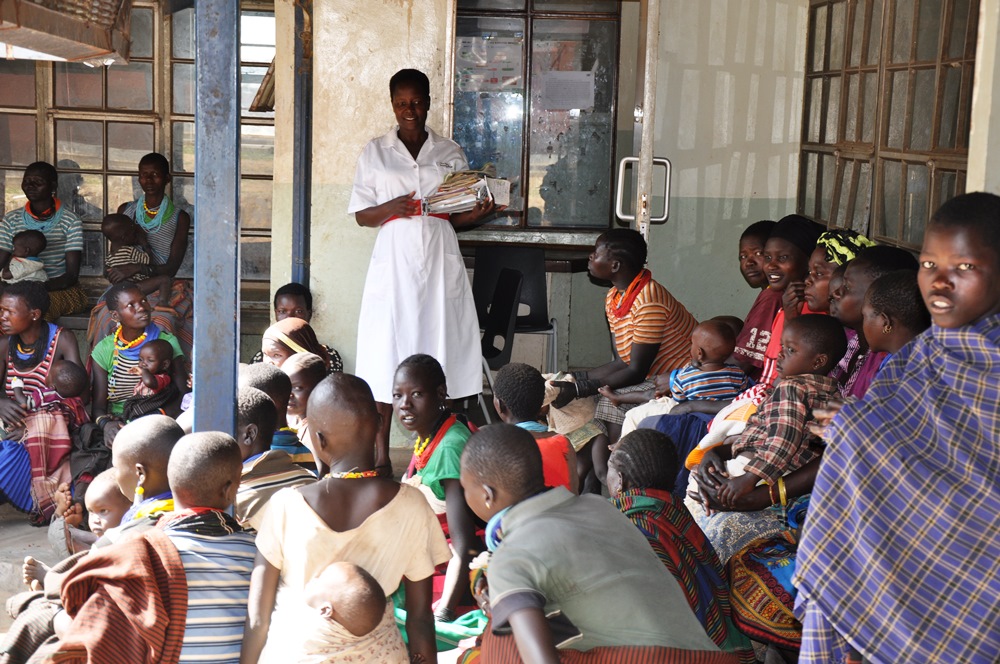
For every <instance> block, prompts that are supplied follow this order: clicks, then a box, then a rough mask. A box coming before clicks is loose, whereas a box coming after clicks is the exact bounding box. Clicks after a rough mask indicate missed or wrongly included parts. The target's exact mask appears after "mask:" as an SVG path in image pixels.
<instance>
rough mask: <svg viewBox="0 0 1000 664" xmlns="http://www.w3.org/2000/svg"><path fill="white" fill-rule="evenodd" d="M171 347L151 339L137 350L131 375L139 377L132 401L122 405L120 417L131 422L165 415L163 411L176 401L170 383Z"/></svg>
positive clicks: (164, 341)
mask: <svg viewBox="0 0 1000 664" xmlns="http://www.w3.org/2000/svg"><path fill="white" fill-rule="evenodd" d="M173 355H174V347H173V346H171V345H170V344H169V343H168V342H167V341H166V340H164V339H153V340H152V341H147V342H146V343H145V344H143V346H142V348H140V349H139V363H138V364H137V365H136V366H134V367H132V369H131V372H132V373H133V374H135V375H137V376H139V377H140V379H139V382H138V383H136V385H135V391H134V392H133V393H132V397H131V398H129V399H128V400H127V401H126V402H125V407H124V410H123V415H124V417H125V419H126V420H127V421H132V420H134V419H137V418H139V417H142V416H143V415H149V414H150V413H160V414H161V415H165V414H167V413H166V412H165V410H164V409H165V408H166V407H167V405H168V404H170V402H172V401H174V400H176V399H177V387H176V386H175V385H174V380H173V370H172V367H173V360H172V359H171V358H172V357H173Z"/></svg>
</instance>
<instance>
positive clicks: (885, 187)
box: [882, 161, 903, 238]
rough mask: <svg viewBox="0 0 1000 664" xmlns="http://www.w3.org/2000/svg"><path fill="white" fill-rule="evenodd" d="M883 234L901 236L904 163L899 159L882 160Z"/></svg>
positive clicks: (892, 236)
mask: <svg viewBox="0 0 1000 664" xmlns="http://www.w3.org/2000/svg"><path fill="white" fill-rule="evenodd" d="M882 178H883V179H882V234H883V235H885V236H886V237H890V238H899V216H900V209H899V199H900V193H901V188H902V186H903V185H902V182H903V165H902V164H901V163H900V162H898V161H883V162H882Z"/></svg>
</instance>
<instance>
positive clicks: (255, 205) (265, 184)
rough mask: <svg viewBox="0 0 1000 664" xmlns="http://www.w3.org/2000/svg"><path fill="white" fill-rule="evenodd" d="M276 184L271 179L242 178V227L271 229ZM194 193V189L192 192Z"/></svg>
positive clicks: (245, 228) (247, 228) (246, 228)
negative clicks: (272, 200)
mask: <svg viewBox="0 0 1000 664" xmlns="http://www.w3.org/2000/svg"><path fill="white" fill-rule="evenodd" d="M273 191H274V184H273V183H272V182H271V181H270V180H247V179H246V178H243V179H241V180H240V228H242V229H244V230H251V229H259V230H270V229H271V196H272V194H273ZM191 193H192V194H194V191H192V192H191Z"/></svg>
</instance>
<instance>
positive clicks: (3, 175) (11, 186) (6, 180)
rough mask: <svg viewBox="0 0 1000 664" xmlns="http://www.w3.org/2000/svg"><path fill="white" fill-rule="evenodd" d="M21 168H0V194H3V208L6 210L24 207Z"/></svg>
mask: <svg viewBox="0 0 1000 664" xmlns="http://www.w3.org/2000/svg"><path fill="white" fill-rule="evenodd" d="M23 177H24V171H23V170H16V171H15V170H0V194H3V209H4V210H6V211H7V212H10V211H11V210H16V209H18V208H22V207H24V203H25V201H27V200H28V199H27V198H25V196H24V192H23V191H21V179H22V178H23Z"/></svg>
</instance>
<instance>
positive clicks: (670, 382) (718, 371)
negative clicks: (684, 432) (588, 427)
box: [601, 319, 750, 435]
mask: <svg viewBox="0 0 1000 664" xmlns="http://www.w3.org/2000/svg"><path fill="white" fill-rule="evenodd" d="M735 346H736V335H735V334H734V332H733V328H732V327H731V326H730V325H728V324H726V323H725V322H724V321H720V320H715V319H712V320H707V321H705V322H704V323H700V324H699V325H698V327H696V328H695V329H694V332H692V333H691V362H690V363H689V364H688V365H687V366H685V367H683V368H681V369H675V370H674V371H672V372H671V373H670V374H669V375H662V376H657V377H656V378H654V379H653V382H654V384H655V387H654V388H653V389H651V390H647V391H645V392H633V393H623V394H615V393H613V392H612V391H611V390H610V389H608V388H606V387H602V388H601V394H604V395H605V396H606V397H608V399H609V400H611V401H612V403H613V402H615V401H622V402H624V403H637V404H646V403H647V402H649V401H655V403H654V404H651V405H649V406H639V407H638V408H633V409H631V410H630V411H629V412H628V413H626V415H625V423H624V424H623V425H622V434H623V435H624V434H626V433H631V432H632V431H635V429H636V428H638V425H639V423H640V422H642V420H644V419H645V418H647V417H651V416H654V415H666V414H668V413H670V411H671V410H672V409H673V407H674V406H675V405H677V404H678V403H681V402H684V401H688V400H692V399H693V400H708V401H731V400H733V399H735V398H736V397H737V396H738V395H739V394H740V393H741V392H743V391H744V390H746V389H747V388H748V387H749V386H750V379H749V378H748V377H747V375H746V374H745V373H744V372H743V370H742V369H741V368H740V367H739V366H738V365H736V364H729V363H727V360H728V359H729V358H730V356H731V355H732V354H733V349H734V348H735ZM633 413H634V414H633Z"/></svg>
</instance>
